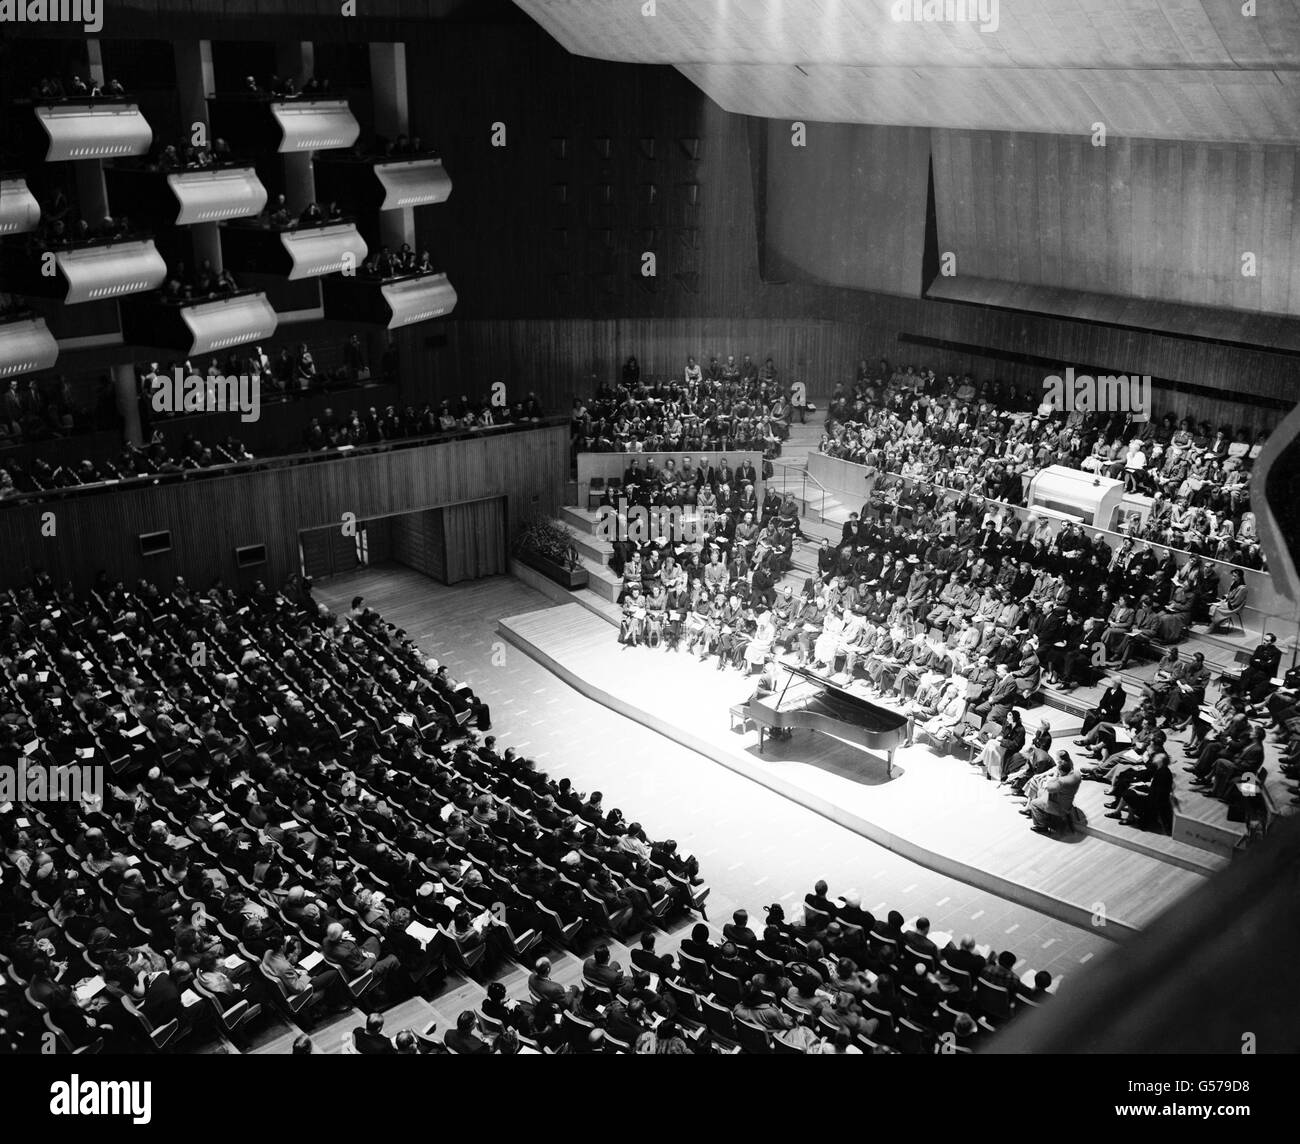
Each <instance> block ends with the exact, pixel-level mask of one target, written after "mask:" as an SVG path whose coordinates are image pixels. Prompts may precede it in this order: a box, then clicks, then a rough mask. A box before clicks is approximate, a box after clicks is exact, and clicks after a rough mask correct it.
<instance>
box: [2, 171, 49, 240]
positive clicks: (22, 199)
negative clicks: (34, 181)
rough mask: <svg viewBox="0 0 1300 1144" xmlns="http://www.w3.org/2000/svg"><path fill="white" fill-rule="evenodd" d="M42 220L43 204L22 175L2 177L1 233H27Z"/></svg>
mask: <svg viewBox="0 0 1300 1144" xmlns="http://www.w3.org/2000/svg"><path fill="white" fill-rule="evenodd" d="M40 221H41V205H40V203H38V202H37V201H36V196H35V195H33V194H32V192H31V191H29V190H28V189H27V180H26V179H24V178H23V177H22V176H21V175H20V176H17V177H14V178H4V179H0V234H26V233H27V232H28V231H29V230H35V229H36V224H37V223H39V222H40Z"/></svg>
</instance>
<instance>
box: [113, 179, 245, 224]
mask: <svg viewBox="0 0 1300 1144" xmlns="http://www.w3.org/2000/svg"><path fill="white" fill-rule="evenodd" d="M104 174H105V178H106V179H107V182H108V198H109V202H111V203H113V204H119V203H120V204H130V205H129V209H128V213H129V214H130V216H131V217H132V218H140V219H147V220H149V222H150V223H153V224H154V225H156V226H190V225H192V224H193V223H200V222H222V221H224V220H226V219H232V218H255V217H256V216H257V215H258V214H260V213H261V211H262V208H263V207H264V206H266V188H265V187H264V186H262V183H261V180H260V179H258V177H257V172H256V171H255V170H254V169H253V167H252V165H251V164H249V165H247V166H243V165H240V166H231V167H222V168H220V169H208V170H204V171H149V170H145V169H143V168H139V167H110V168H109V169H108V170H106V171H105V172H104Z"/></svg>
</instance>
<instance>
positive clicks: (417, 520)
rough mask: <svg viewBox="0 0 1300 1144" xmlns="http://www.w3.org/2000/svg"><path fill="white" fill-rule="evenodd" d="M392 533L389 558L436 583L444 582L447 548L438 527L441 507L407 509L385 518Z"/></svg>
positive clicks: (440, 525) (439, 525)
mask: <svg viewBox="0 0 1300 1144" xmlns="http://www.w3.org/2000/svg"><path fill="white" fill-rule="evenodd" d="M389 523H390V525H391V527H392V533H393V559H394V560H396V561H397V562H398V563H399V564H405V565H406V566H407V567H408V568H414V569H415V570H416V571H417V572H422V573H423V574H424V575H426V576H432V577H433V578H434V579H435V580H437V581H438V582H439V583H442V584H445V583H446V582H447V549H446V542H445V540H444V538H443V531H442V509H440V508H434V509H428V510H426V511H424V512H409V513H405V514H403V515H402V516H394V517H391V518H390V519H389Z"/></svg>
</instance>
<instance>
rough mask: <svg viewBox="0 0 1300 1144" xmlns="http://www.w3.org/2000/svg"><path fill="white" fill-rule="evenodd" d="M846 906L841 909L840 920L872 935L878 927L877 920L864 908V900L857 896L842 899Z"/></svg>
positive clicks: (851, 895)
mask: <svg viewBox="0 0 1300 1144" xmlns="http://www.w3.org/2000/svg"><path fill="white" fill-rule="evenodd" d="M840 901H842V902H843V903H844V904H843V905H842V906H841V907H840V908H839V911H838V915H837V916H838V918H839V920H840V921H841V922H842V923H843V924H844V925H848V926H860V927H861V928H862V930H863V931H864V932H865V933H870V932H871V931H872V930H873V929H874V928H875V925H876V919H875V917H874V916H873V915H872V914H871V912H870V911H869V910H864V909H863V908H862V899H861V898H859V897H858V896H857V895H856V894H849V895H846V896H845V897H843V898H841V899H840Z"/></svg>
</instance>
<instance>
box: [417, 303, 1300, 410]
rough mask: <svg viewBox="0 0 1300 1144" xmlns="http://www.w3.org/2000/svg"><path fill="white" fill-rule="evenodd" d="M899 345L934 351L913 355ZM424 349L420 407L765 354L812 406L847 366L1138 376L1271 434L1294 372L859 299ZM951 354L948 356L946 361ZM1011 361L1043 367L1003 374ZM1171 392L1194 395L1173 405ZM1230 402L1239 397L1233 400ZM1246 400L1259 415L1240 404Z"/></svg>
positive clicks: (477, 339) (1011, 368) (1077, 327)
mask: <svg viewBox="0 0 1300 1144" xmlns="http://www.w3.org/2000/svg"><path fill="white" fill-rule="evenodd" d="M901 335H908V336H910V337H915V338H923V339H926V340H927V341H928V342H930V343H935V342H944V343H947V344H948V346H949V347H954V348H947V349H944V348H939V347H938V346H936V345H934V344H927V345H916V344H911V343H909V342H907V341H906V340H900V336H901ZM444 336H445V344H444V345H442V346H440V347H439V348H437V349H424V348H421V347H419V346H414V347H412V348H411V350H410V351H409V355H404V356H403V372H404V375H405V376H408V377H410V378H411V380H412V385H413V386H416V387H421V388H424V389H426V391H427V392H428V393H430V394H432V395H433V396H435V397H436V396H439V395H441V396H455V395H456V394H458V393H461V392H479V391H481V390H482V388H483V387H484V385H485V383H490V382H492V381H498V380H501V381H505V382H506V384H507V392H508V393H513V392H514V391H516V390H534V391H536V393H537V394H538V397H539V398H540V400H541V401H542V402H543V404H544V405H545V406H546V407H547V408H548V409H551V410H554V411H557V412H559V411H563V410H565V409H567V408H568V407H569V406H570V404H571V403H572V401H573V399H574V397H577V396H582V397H589V396H591V394H592V393H593V392H594V390H595V388H596V385H597V384H598V382H599V379H604V378H609V379H612V378H615V377H617V376H618V371H619V369H620V368H621V366H622V363H623V361H624V360H625V359H626V358H627V357H628V355H629V354H636V356H637V359H638V361H639V362H640V364H641V369H642V372H643V373H645V374H649V375H659V374H665V375H666V374H669V373H677V372H678V371H679V370H680V369H681V367H682V365H683V364H684V363H685V360H686V355H687V354H694V355H695V356H696V358H697V359H698V358H700V356H701V355H708V354H711V353H718V354H722V355H725V354H728V353H734V354H736V358H737V360H740V355H741V354H742V353H748V354H751V355H752V356H753V357H754V358H755V360H756V361H759V362H760V363H761V362H762V359H763V358H764V357H767V356H768V355H771V357H772V358H773V359H774V361H775V362H776V365H777V367H778V369H780V370H781V371H782V376H783V377H786V378H795V379H801V380H803V381H804V382H805V383H806V384H807V386H808V390H809V392H810V393H812V394H816V395H826V394H829V393H830V391H831V390H832V389H833V388H834V386H835V384H836V382H839V381H842V380H847V379H851V378H852V377H853V373H854V370H855V368H856V365H857V362H858V360H859V359H860V358H864V357H865V358H867V359H868V361H870V362H871V363H872V364H873V365H874V364H875V361H876V359H877V358H879V357H886V358H888V359H889V360H890V361H891V362H905V363H907V362H910V363H913V364H915V365H917V366H922V365H927V366H931V367H932V368H933V369H934V370H935V371H936V372H938V373H963V372H970V373H971V375H972V376H974V377H975V378H977V379H981V380H983V379H986V378H992V377H1003V378H1006V379H1007V380H1009V381H1012V382H1015V383H1016V384H1018V385H1021V386H1025V387H1035V386H1041V384H1042V379H1043V378H1044V377H1045V376H1046V375H1047V374H1049V373H1053V372H1057V371H1058V370H1059V369H1060V368H1063V367H1064V366H1066V365H1074V366H1075V367H1076V370H1079V371H1083V370H1085V368H1087V369H1091V368H1103V369H1105V370H1107V371H1111V372H1115V373H1144V374H1150V375H1151V377H1152V378H1153V384H1154V385H1155V387H1156V390H1157V394H1156V406H1157V408H1158V409H1159V410H1161V411H1162V412H1164V411H1166V410H1168V411H1171V412H1174V413H1176V414H1177V415H1178V416H1179V417H1182V416H1185V415H1194V416H1195V417H1196V419H1197V420H1201V419H1202V418H1204V419H1208V420H1210V421H1212V422H1213V423H1215V424H1216V425H1217V424H1230V425H1239V426H1245V427H1248V428H1249V429H1251V431H1258V430H1260V429H1271V428H1272V427H1273V426H1274V425H1275V424H1276V423H1277V422H1278V421H1279V420H1280V419H1281V416H1282V412H1281V411H1280V410H1279V409H1278V408H1277V407H1276V404H1275V403H1277V402H1281V403H1285V402H1288V401H1290V402H1294V401H1295V399H1296V394H1297V388H1296V372H1297V371H1296V362H1295V360H1294V359H1293V358H1290V357H1288V356H1286V355H1281V354H1269V353H1265V352H1263V351H1258V350H1246V349H1242V348H1239V347H1231V346H1219V345H1214V344H1212V343H1205V342H1193V341H1190V340H1188V339H1184V338H1175V337H1163V336H1157V335H1154V334H1142V333H1140V332H1137V331H1125V330H1117V329H1114V328H1112V327H1104V326H1092V325H1089V324H1087V323H1084V322H1068V321H1063V320H1060V319H1055V318H1047V317H1040V316H1035V315H1027V314H1009V313H1006V312H1003V311H999V310H991V309H984V308H981V307H978V306H968V305H962V304H957V303H947V302H929V301H921V300H909V299H899V298H890V297H887V296H885V295H876V294H864V295H863V297H862V302H861V314H860V317H859V320H858V321H856V322H842V321H826V320H816V319H806V320H805V319H797V318H794V319H779V318H771V319H760V318H672V319H663V320H658V319H647V318H626V319H618V320H596V321H582V320H577V319H574V320H563V319H536V320H532V321H528V320H520V321H505V320H502V321H483V322H453V323H450V324H449V325H448V327H447V329H446V333H445V335H444ZM957 347H959V348H957ZM1006 355H1023V356H1029V357H1032V358H1034V359H1042V360H1043V361H1045V362H1051V363H1054V364H1052V365H1051V366H1047V365H1040V364H1037V361H1035V362H1034V363H1021V364H1017V363H1016V362H1015V361H1014V360H1011V359H1010V358H1009V357H1008V356H1006ZM1173 383H1182V384H1185V385H1195V386H1198V387H1201V388H1202V390H1214V391H1217V395H1215V396H1210V395H1208V394H1207V393H1206V392H1191V393H1189V392H1181V393H1179V392H1175V391H1174V390H1173V388H1172V385H1173ZM1234 394H1237V395H1241V396H1240V398H1238V397H1235V396H1234ZM1251 397H1258V398H1261V399H1263V400H1264V401H1265V404H1262V405H1261V404H1255V403H1252V401H1251V400H1249V399H1250V398H1251Z"/></svg>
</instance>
